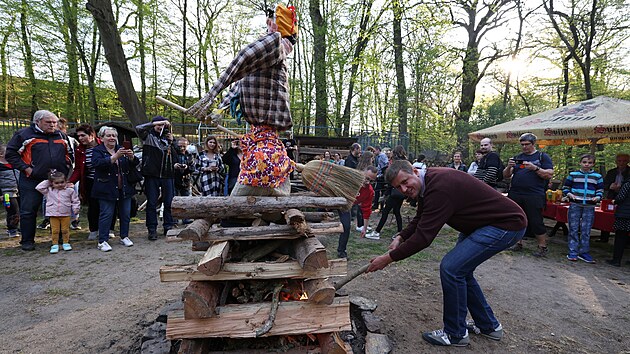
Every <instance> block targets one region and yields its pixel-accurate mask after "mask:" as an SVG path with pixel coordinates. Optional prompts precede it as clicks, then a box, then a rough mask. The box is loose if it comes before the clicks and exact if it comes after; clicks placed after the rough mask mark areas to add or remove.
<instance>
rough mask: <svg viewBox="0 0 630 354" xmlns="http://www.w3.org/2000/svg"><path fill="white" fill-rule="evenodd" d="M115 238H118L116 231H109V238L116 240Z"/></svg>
mask: <svg viewBox="0 0 630 354" xmlns="http://www.w3.org/2000/svg"><path fill="white" fill-rule="evenodd" d="M114 237H116V234H115V233H114V230H109V238H114Z"/></svg>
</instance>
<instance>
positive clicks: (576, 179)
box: [562, 170, 604, 204]
mask: <svg viewBox="0 0 630 354" xmlns="http://www.w3.org/2000/svg"><path fill="white" fill-rule="evenodd" d="M562 193H563V194H564V195H567V194H569V193H571V194H573V195H574V196H575V198H574V199H573V202H575V203H580V204H596V202H594V201H593V200H592V199H593V198H595V197H599V199H602V197H603V196H604V179H603V178H602V175H600V174H599V173H597V172H594V171H592V170H591V171H588V172H584V171H582V170H579V171H574V172H571V173H569V176H568V177H567V178H566V179H565V180H564V186H563V187H562Z"/></svg>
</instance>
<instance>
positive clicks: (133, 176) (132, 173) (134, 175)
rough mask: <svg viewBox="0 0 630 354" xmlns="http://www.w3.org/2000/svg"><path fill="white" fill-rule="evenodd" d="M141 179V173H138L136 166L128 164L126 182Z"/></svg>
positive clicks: (139, 180) (140, 180)
mask: <svg viewBox="0 0 630 354" xmlns="http://www.w3.org/2000/svg"><path fill="white" fill-rule="evenodd" d="M143 179H144V177H143V176H142V173H140V171H138V169H137V168H135V167H133V166H129V172H127V182H129V184H136V183H139V182H142V180H143Z"/></svg>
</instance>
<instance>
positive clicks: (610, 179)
mask: <svg viewBox="0 0 630 354" xmlns="http://www.w3.org/2000/svg"><path fill="white" fill-rule="evenodd" d="M629 175H630V167H626V169H625V170H623V172H622V173H621V176H622V180H624V181H625V180H627V179H628V177H629ZM616 179H617V167H615V168H613V169H612V170H608V172H606V176H604V191H605V192H606V199H615V197H616V196H617V192H615V191H611V190H610V185H611V184H613V183H615V180H616Z"/></svg>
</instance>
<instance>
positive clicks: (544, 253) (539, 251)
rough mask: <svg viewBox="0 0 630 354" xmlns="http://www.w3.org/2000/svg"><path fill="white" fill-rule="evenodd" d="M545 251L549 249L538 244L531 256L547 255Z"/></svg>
mask: <svg viewBox="0 0 630 354" xmlns="http://www.w3.org/2000/svg"><path fill="white" fill-rule="evenodd" d="M547 252H549V249H548V248H547V247H542V246H538V250H536V252H534V253H532V256H534V257H547Z"/></svg>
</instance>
